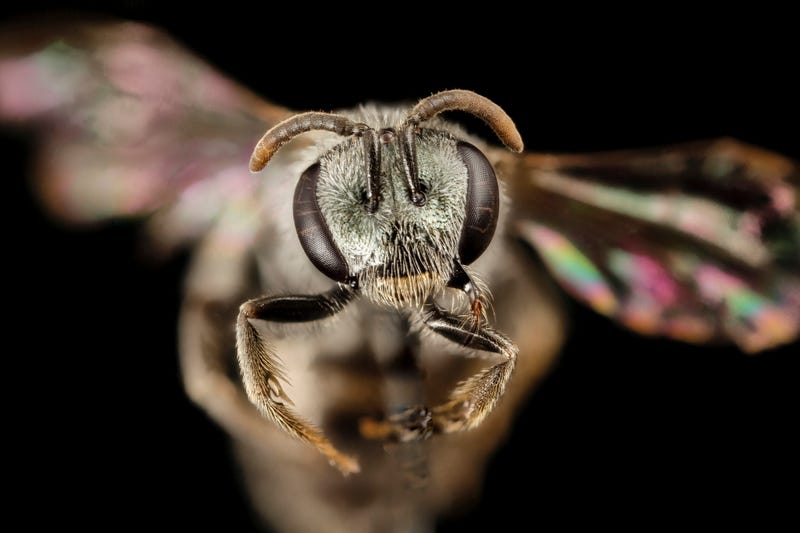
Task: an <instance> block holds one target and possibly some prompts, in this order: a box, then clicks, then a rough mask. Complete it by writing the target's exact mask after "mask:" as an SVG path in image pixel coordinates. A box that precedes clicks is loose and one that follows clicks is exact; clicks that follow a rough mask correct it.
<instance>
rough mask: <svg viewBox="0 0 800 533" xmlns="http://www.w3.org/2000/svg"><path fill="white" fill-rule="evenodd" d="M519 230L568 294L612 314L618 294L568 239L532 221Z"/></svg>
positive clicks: (607, 313) (615, 308) (596, 308)
mask: <svg viewBox="0 0 800 533" xmlns="http://www.w3.org/2000/svg"><path fill="white" fill-rule="evenodd" d="M518 231H519V232H520V233H521V234H522V235H524V236H525V237H527V238H528V239H529V240H530V241H531V242H532V243H534V244H535V246H536V247H537V249H538V250H539V252H540V253H541V256H542V259H543V260H544V262H545V264H546V265H547V267H548V268H549V269H550V272H552V274H553V275H554V276H555V277H556V278H557V279H558V280H559V281H560V282H561V283H562V284H563V285H564V288H565V289H566V290H567V291H568V292H569V293H570V294H572V295H573V296H575V297H576V298H580V299H581V300H584V301H585V302H586V303H587V304H588V305H589V306H590V307H591V308H592V309H594V310H595V311H597V312H598V313H602V314H604V315H613V314H614V313H615V312H616V310H617V306H618V302H617V298H616V296H614V293H613V292H612V291H611V288H610V287H609V285H608V282H607V281H606V280H605V279H604V278H603V275H602V274H601V273H600V272H599V271H598V270H597V269H596V268H595V267H594V265H593V264H592V262H591V261H590V260H589V259H587V258H586V256H585V255H584V254H583V253H581V251H580V250H579V249H578V248H577V247H576V246H575V245H574V244H573V243H572V242H570V241H569V239H567V238H566V237H564V236H563V235H562V234H560V233H558V232H556V231H554V230H552V229H550V228H547V227H545V226H541V225H539V224H535V223H532V222H528V223H523V224H522V225H521V227H520V228H519V229H518Z"/></svg>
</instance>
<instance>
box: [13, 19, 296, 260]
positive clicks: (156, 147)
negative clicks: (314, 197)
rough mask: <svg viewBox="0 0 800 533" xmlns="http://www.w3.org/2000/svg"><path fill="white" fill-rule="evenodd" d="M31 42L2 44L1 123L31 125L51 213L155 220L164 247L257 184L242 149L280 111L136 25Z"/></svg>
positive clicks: (83, 218)
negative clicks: (23, 46) (12, 46)
mask: <svg viewBox="0 0 800 533" xmlns="http://www.w3.org/2000/svg"><path fill="white" fill-rule="evenodd" d="M48 35H49V34H48ZM42 42H43V44H42V45H40V46H36V47H34V48H33V49H31V50H24V51H19V50H14V51H8V50H5V51H3V53H2V56H3V57H0V121H10V122H20V123H23V124H26V125H27V124H35V125H36V126H38V127H39V131H40V133H41V140H42V149H41V152H40V157H39V160H38V164H37V174H38V178H39V179H38V186H39V190H40V192H41V195H42V197H43V199H44V200H45V202H46V204H47V205H48V207H49V208H50V209H51V210H52V211H53V212H55V213H56V214H58V215H59V216H61V217H62V218H65V219H67V220H69V221H73V222H93V221H98V220H103V219H106V218H110V217H120V216H121V217H129V216H142V215H154V217H153V219H152V220H151V222H150V224H149V226H148V227H149V228H150V229H151V230H152V233H153V237H154V242H155V243H156V244H158V245H159V246H161V247H162V248H165V249H169V248H172V247H174V246H176V245H179V244H181V243H183V242H187V241H190V240H192V239H194V238H196V237H198V236H199V235H200V234H202V233H203V232H205V231H206V230H207V229H208V228H209V227H210V225H211V224H212V223H213V221H214V220H215V218H216V217H217V216H219V214H220V212H221V210H222V209H223V207H224V206H225V204H226V200H230V199H232V198H236V197H243V196H247V195H250V194H252V192H253V190H254V188H255V187H257V186H258V181H257V178H256V177H255V176H253V175H252V174H251V173H250V172H249V170H248V167H247V164H248V161H249V157H250V152H251V151H252V148H253V146H254V145H255V143H256V142H257V141H258V139H259V138H260V136H261V135H262V134H263V132H264V130H265V129H266V128H268V127H269V126H270V125H271V124H273V123H275V122H277V121H279V120H280V119H281V118H282V117H284V116H285V115H286V113H287V112H286V110H284V109H283V108H279V107H277V106H272V105H270V104H267V103H266V102H263V101H262V100H260V99H258V98H257V97H255V96H254V95H253V94H252V93H250V92H249V91H247V90H245V89H243V88H241V87H239V86H238V85H236V84H235V83H233V82H231V81H230V80H229V79H227V78H225V77H224V76H222V75H220V74H219V73H218V72H216V71H214V70H213V69H211V68H210V67H209V66H208V65H206V64H205V63H203V62H202V61H200V60H198V59H197V58H196V57H194V56H192V55H191V54H189V53H187V52H186V51H185V50H183V49H182V48H181V47H179V46H178V45H176V44H175V43H174V42H172V41H171V40H170V39H169V38H167V37H165V36H164V35H163V34H161V33H159V32H157V31H156V30H154V29H152V28H149V27H146V26H143V25H140V24H135V23H111V24H106V25H80V24H78V25H74V26H70V27H68V28H67V27H62V28H54V29H53V31H52V35H50V36H49V37H48V38H45V39H43V40H42Z"/></svg>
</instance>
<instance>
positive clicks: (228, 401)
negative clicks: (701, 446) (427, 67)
mask: <svg viewBox="0 0 800 533" xmlns="http://www.w3.org/2000/svg"><path fill="white" fill-rule="evenodd" d="M149 71H155V72H158V73H159V76H148V75H147V73H148V72H149ZM0 95H2V96H3V98H2V99H1V100H0V115H2V116H3V117H4V118H5V119H7V120H11V121H24V122H27V121H29V122H37V121H41V123H42V124H45V125H46V128H45V129H43V130H42V131H43V139H44V143H45V146H46V147H47V149H46V150H45V151H44V152H43V157H42V159H41V162H40V166H39V168H38V176H39V178H40V180H39V181H38V187H39V190H40V193H41V196H42V198H43V200H44V202H45V204H46V205H47V206H48V207H49V208H50V209H51V210H52V211H54V212H55V213H57V214H59V215H60V216H62V217H63V218H65V219H67V220H72V221H77V222H87V221H96V220H104V219H108V218H113V217H143V216H146V217H147V222H146V224H147V228H148V230H149V235H150V239H151V240H150V246H151V247H152V248H154V249H158V250H161V251H163V252H168V251H170V250H172V249H175V248H176V247H179V246H181V245H184V244H187V243H193V244H195V248H194V252H193V256H192V259H191V264H190V265H189V268H188V274H187V278H186V285H185V289H184V296H183V306H182V310H181V315H180V323H179V353H180V362H181V372H182V376H183V380H184V384H185V387H186V391H187V393H188V395H189V397H190V398H191V399H192V400H193V401H194V402H195V403H197V404H198V405H199V406H200V407H202V408H203V409H204V410H205V411H206V412H207V413H208V414H209V416H210V417H211V418H212V419H213V420H214V421H215V422H216V423H218V424H219V425H220V426H221V427H223V428H224V429H225V430H226V431H227V432H228V433H229V434H230V435H231V436H232V437H233V438H234V440H235V441H236V443H237V450H238V452H237V453H238V455H239V457H240V460H241V461H242V465H243V476H244V479H245V483H246V485H247V486H248V488H249V491H250V492H251V494H252V498H253V502H254V505H255V506H256V508H257V509H258V510H259V512H260V513H261V514H262V515H263V516H264V518H265V520H267V521H268V522H269V523H270V524H271V525H272V526H273V527H275V528H278V529H280V530H287V531H291V530H312V529H315V528H317V527H316V525H317V524H318V523H319V522H318V521H319V520H320V515H322V516H326V517H328V521H327V522H326V524H327V529H331V528H334V529H335V527H336V524H342V526H341V527H343V528H346V529H347V530H349V531H354V530H365V531H367V530H391V529H397V530H409V529H414V530H424V529H426V528H429V527H432V526H433V524H434V523H435V520H436V517H438V516H440V515H441V514H444V513H446V512H447V511H448V510H450V509H452V508H453V507H454V506H456V504H457V503H459V502H461V501H463V499H465V498H467V497H468V496H469V494H470V493H471V492H472V491H475V490H477V489H476V488H475V487H477V486H479V485H480V482H481V478H482V474H483V468H484V464H485V463H486V461H487V460H488V458H489V457H490V456H491V454H492V452H493V450H494V449H495V448H496V447H497V445H498V443H499V442H500V441H501V440H502V439H503V437H504V435H505V434H506V433H507V431H508V429H509V427H510V425H511V424H512V420H513V418H514V414H515V412H516V411H517V410H518V409H519V408H520V406H521V405H523V403H524V400H525V399H526V397H527V396H528V394H529V393H530V390H531V389H532V388H533V387H534V385H535V384H536V383H537V382H538V381H539V380H540V379H542V376H543V375H544V374H545V372H546V371H547V369H548V368H549V367H550V366H551V365H552V363H553V361H554V360H555V357H556V354H557V353H558V348H559V346H560V344H561V343H562V342H563V330H562V328H560V327H559V324H560V323H561V321H562V320H563V316H562V315H561V313H562V311H561V308H560V305H559V304H558V303H557V302H558V299H559V296H558V293H557V292H556V291H555V290H554V288H553V287H552V286H550V285H548V284H547V282H546V281H544V280H545V279H546V276H550V277H551V278H552V279H554V280H555V281H556V282H557V283H558V284H560V286H561V287H562V288H563V290H564V291H565V292H566V293H567V294H569V295H571V296H572V297H574V298H575V299H576V300H578V301H581V302H583V303H585V304H586V305H587V306H588V307H590V308H591V309H593V310H594V311H597V312H598V313H600V314H602V315H605V316H607V317H609V318H610V319H612V320H614V321H617V322H618V323H620V324H622V325H623V326H625V327H627V328H629V329H632V330H634V331H636V332H639V333H642V334H648V335H662V336H667V337H671V338H674V339H678V340H680V341H684V342H689V343H695V344H703V343H712V342H719V341H730V342H733V343H735V344H736V345H738V346H739V347H740V348H742V349H743V350H744V351H747V352H758V351H762V350H765V349H769V348H772V347H775V346H778V345H781V344H785V343H788V342H791V341H792V340H794V339H795V338H796V336H797V331H798V324H799V323H800V317H798V314H799V310H800V296H799V291H800V281H798V268H797V267H798V266H799V265H800V260H799V259H798V249H800V247H799V246H798V215H797V207H796V198H797V186H798V167H797V164H796V163H795V162H793V161H791V160H789V159H787V158H784V157H782V156H780V155H777V154H773V153H769V152H766V151H764V150H760V149H758V148H754V147H750V146H747V145H745V144H743V143H739V142H737V141H733V140H727V139H722V140H715V141H710V142H700V143H690V144H686V145H681V146H672V147H666V148H657V149H652V150H633V151H621V152H611V153H602V154H591V155H539V154H533V153H524V152H523V150H522V140H521V136H520V135H519V133H518V132H517V129H516V127H515V126H514V122H513V120H512V117H510V116H509V115H508V114H507V113H506V112H505V111H503V110H502V109H501V108H500V107H499V106H498V105H496V104H494V103H493V102H492V101H490V100H489V99H487V98H486V97H485V96H481V95H478V94H477V93H474V92H472V91H465V90H449V91H443V92H439V93H436V94H433V95H430V96H428V97H424V98H422V99H421V100H420V101H418V102H417V103H410V104H405V103H403V104H389V105H385V104H365V105H362V106H359V107H355V108H350V109H345V110H340V111H336V112H299V113H295V112H292V111H289V110H287V109H284V108H282V107H280V106H277V105H274V104H271V103H267V102H265V101H264V100H262V99H260V98H258V97H256V96H255V95H253V94H252V93H250V92H249V91H247V90H245V89H243V88H241V87H239V86H238V85H236V84H234V83H233V82H231V81H230V80H228V79H226V78H224V77H221V76H219V75H218V74H217V73H216V72H214V71H213V70H211V69H210V68H209V67H208V66H207V65H205V64H204V63H202V62H200V61H198V60H197V59H195V58H193V57H192V56H191V55H189V54H188V53H186V52H185V51H184V50H182V49H181V48H180V47H178V46H177V45H175V44H174V43H173V42H172V41H171V40H170V39H169V38H167V37H166V36H165V35H163V34H161V33H160V32H158V31H156V30H154V29H152V28H149V27H145V26H141V25H137V24H130V23H125V24H114V25H108V26H86V27H77V28H72V29H71V30H70V31H69V32H67V33H66V34H62V37H61V38H60V39H58V40H54V41H52V43H50V41H48V42H46V43H43V44H42V46H41V47H40V48H38V49H36V51H33V52H29V53H26V54H18V55H15V56H12V57H6V58H4V60H3V62H2V63H0ZM451 111H455V112H458V111H461V112H466V113H467V114H472V115H474V116H477V117H478V118H479V119H481V120H482V121H484V122H486V123H487V124H488V125H489V126H490V129H491V130H492V131H493V132H494V133H495V134H496V136H497V138H498V139H499V140H500V141H501V144H504V145H505V146H506V147H507V148H500V147H497V146H494V145H493V144H492V143H490V142H486V141H483V140H481V139H479V138H477V137H474V136H472V135H471V134H469V133H467V132H466V131H465V130H464V129H463V127H461V126H459V125H458V124H457V123H456V122H454V121H452V120H450V119H449V118H447V117H446V116H443V115H442V114H443V113H449V112H451ZM122 116H125V117H128V118H129V120H125V121H120V117H122ZM448 116H449V115H448ZM265 132H266V133H265ZM259 139H260V140H259ZM165 147H170V149H169V150H164V148H165ZM508 148H510V150H509V149H508ZM251 171H255V172H256V173H253V172H251ZM492 295H493V296H492ZM328 464H332V465H333V466H334V467H335V468H330V467H329V466H328ZM337 470H338V471H337ZM341 474H352V475H348V476H347V477H345V476H342V475H341ZM274 487H281V490H280V491H276V490H274ZM298 495H316V499H315V500H314V504H315V511H316V512H315V513H310V512H308V510H307V508H308V506H307V505H299V504H298V503H297V500H298V498H299V496H298ZM306 498H312V496H306ZM303 501H304V502H305V501H308V500H303ZM332 524H334V525H332ZM317 529H318V528H317Z"/></svg>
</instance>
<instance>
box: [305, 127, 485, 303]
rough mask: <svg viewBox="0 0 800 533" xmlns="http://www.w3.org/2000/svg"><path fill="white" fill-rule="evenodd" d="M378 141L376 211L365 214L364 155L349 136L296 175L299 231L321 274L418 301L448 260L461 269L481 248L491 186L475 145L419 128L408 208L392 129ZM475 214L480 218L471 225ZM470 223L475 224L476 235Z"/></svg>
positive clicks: (378, 296)
mask: <svg viewBox="0 0 800 533" xmlns="http://www.w3.org/2000/svg"><path fill="white" fill-rule="evenodd" d="M380 142H381V150H380V165H379V168H380V179H379V180H378V183H379V187H378V189H377V195H378V201H377V208H375V209H374V211H373V210H370V209H369V201H368V192H367V178H366V176H365V172H366V170H365V169H366V168H367V164H366V161H367V158H368V157H369V154H368V153H367V150H366V149H365V148H364V144H363V143H361V142H359V139H358V138H350V139H348V140H346V141H344V142H342V143H341V144H339V145H337V146H336V147H334V148H333V149H331V150H330V151H329V152H327V153H326V154H324V155H323V156H322V157H321V158H320V160H319V161H318V162H317V163H315V164H314V165H312V166H311V167H310V168H309V169H307V170H306V171H305V173H304V174H303V176H302V178H301V179H300V181H299V183H298V187H297V191H296V194H295V221H296V223H297V230H298V235H299V236H300V240H301V242H302V243H303V247H304V249H305V250H306V253H307V254H308V255H309V258H310V259H311V260H312V262H314V264H315V265H317V267H318V268H320V270H321V271H322V272H323V273H325V274H326V275H328V276H329V277H331V278H333V279H336V280H338V281H345V280H347V281H350V282H351V283H357V285H358V287H359V288H360V289H361V290H362V292H363V293H364V294H365V295H366V296H367V297H369V298H371V299H373V300H374V301H377V302H380V303H383V304H386V305H392V306H403V305H406V304H408V303H417V304H418V303H420V302H422V301H424V300H425V299H427V298H429V297H430V296H433V295H434V294H436V292H438V291H439V290H440V289H442V288H443V287H444V286H445V285H446V284H447V283H448V281H449V280H450V278H451V277H452V275H453V268H454V263H455V261H461V262H462V263H469V262H471V261H472V260H474V259H476V258H477V256H479V255H480V253H481V252H482V251H483V249H485V247H486V246H488V244H489V242H490V241H491V238H492V235H493V233H494V228H495V225H496V217H497V202H498V194H497V182H496V179H495V176H494V171H493V170H492V168H491V165H490V164H489V162H488V161H487V160H486V158H485V157H484V156H483V154H481V153H480V151H479V150H478V149H477V148H475V147H474V146H472V145H471V144H469V143H466V142H463V141H460V140H458V139H457V138H456V137H454V136H453V135H451V134H450V133H447V132H444V131H439V130H434V129H421V130H419V131H418V132H417V133H416V163H417V166H418V177H419V189H420V192H421V193H422V195H423V196H424V199H423V200H422V201H421V202H420V201H417V202H415V201H414V199H413V197H412V194H411V192H410V190H409V186H408V182H407V178H406V172H405V169H404V159H403V154H402V148H401V146H400V143H399V142H397V135H396V134H395V133H394V130H391V129H383V130H381V134H380ZM476 163H477V164H476ZM487 178H488V179H487ZM487 189H488V203H489V204H490V205H488V206H483V205H481V206H475V205H474V204H475V202H476V201H478V202H483V203H487V198H486V197H487V192H486V190H487ZM476 213H477V217H478V218H481V217H482V218H483V220H476ZM312 217H313V219H312V223H309V219H311V218H312ZM476 223H477V224H483V226H484V227H480V228H478V229H479V230H480V231H478V232H477V237H476V235H475V233H476V230H475V228H476Z"/></svg>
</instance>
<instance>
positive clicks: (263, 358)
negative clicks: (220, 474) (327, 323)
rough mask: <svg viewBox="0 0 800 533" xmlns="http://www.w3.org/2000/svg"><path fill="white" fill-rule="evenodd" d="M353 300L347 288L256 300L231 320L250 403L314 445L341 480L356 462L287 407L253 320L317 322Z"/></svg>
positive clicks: (274, 360) (270, 352)
mask: <svg viewBox="0 0 800 533" xmlns="http://www.w3.org/2000/svg"><path fill="white" fill-rule="evenodd" d="M354 295H355V292H354V291H353V290H352V289H350V288H349V287H347V286H346V285H339V286H337V287H336V288H335V289H333V290H331V291H329V292H327V293H325V294H319V295H311V296H267V297H261V298H255V299H253V300H249V301H247V302H245V303H243V304H242V305H241V307H239V317H238V319H237V321H236V354H237V358H238V360H239V368H240V369H241V371H242V377H243V380H244V388H245V391H246V392H247V396H248V398H250V401H251V402H252V403H253V404H254V405H255V406H256V408H257V409H258V410H259V412H260V413H261V414H262V415H263V416H264V417H265V418H267V419H269V420H271V421H272V422H274V423H275V424H276V425H277V426H278V427H280V428H281V429H282V430H283V431H285V432H287V433H288V434H290V435H292V436H293V437H296V438H298V439H300V440H303V441H305V442H307V443H309V444H311V445H312V446H314V447H315V448H316V449H317V450H319V451H320V452H321V453H322V454H323V455H325V457H327V458H328V459H329V460H330V462H331V464H332V465H334V466H336V467H337V468H338V469H339V470H341V472H342V473H343V474H345V475H347V474H350V473H354V472H358V471H359V467H358V462H357V461H356V460H355V459H354V458H352V457H349V456H347V455H344V454H342V453H341V452H339V451H338V450H337V449H336V448H335V447H334V446H333V444H331V442H330V441H329V440H328V439H327V438H326V437H325V436H324V435H323V434H322V432H321V431H320V430H319V429H318V428H316V427H314V426H313V425H312V424H311V423H309V422H308V421H306V420H304V419H303V418H301V417H300V416H298V415H297V414H296V413H295V412H294V411H293V410H292V409H291V408H290V407H289V406H290V405H292V402H291V400H290V399H289V397H288V396H287V395H286V393H285V392H284V391H283V388H282V386H281V381H285V380H286V379H285V376H284V375H283V372H282V369H281V366H280V361H279V359H278V357H277V354H276V353H275V350H274V348H273V347H272V346H271V345H270V344H269V343H268V342H267V340H266V339H265V338H264V337H263V335H262V334H261V333H260V332H259V331H258V330H257V329H256V328H255V326H253V324H252V321H253V320H265V321H269V322H284V323H285V322H311V321H315V320H320V319H323V318H326V317H330V316H333V315H334V314H336V313H337V312H339V311H341V310H342V309H343V308H344V306H345V305H346V304H347V303H348V302H349V301H350V300H351V299H352V298H353V296H354Z"/></svg>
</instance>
